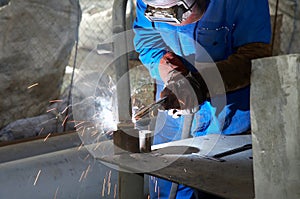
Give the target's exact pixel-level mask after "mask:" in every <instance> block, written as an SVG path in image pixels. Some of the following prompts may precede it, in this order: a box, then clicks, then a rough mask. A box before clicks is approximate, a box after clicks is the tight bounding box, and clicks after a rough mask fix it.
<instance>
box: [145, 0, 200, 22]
mask: <svg viewBox="0 0 300 199" xmlns="http://www.w3.org/2000/svg"><path fill="white" fill-rule="evenodd" d="M143 1H144V3H145V4H147V8H146V11H145V16H146V18H148V19H149V20H150V21H153V22H167V23H177V24H180V23H181V22H182V21H184V20H186V19H187V18H188V17H189V16H190V15H191V13H192V7H193V6H194V5H195V3H196V0H164V1H162V0H143Z"/></svg>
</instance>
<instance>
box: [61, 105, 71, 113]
mask: <svg viewBox="0 0 300 199" xmlns="http://www.w3.org/2000/svg"><path fill="white" fill-rule="evenodd" d="M69 107H70V105H69V106H67V107H66V108H65V109H64V110H63V111H62V112H61V114H64V113H65V112H66V111H67V110H68V108H69Z"/></svg>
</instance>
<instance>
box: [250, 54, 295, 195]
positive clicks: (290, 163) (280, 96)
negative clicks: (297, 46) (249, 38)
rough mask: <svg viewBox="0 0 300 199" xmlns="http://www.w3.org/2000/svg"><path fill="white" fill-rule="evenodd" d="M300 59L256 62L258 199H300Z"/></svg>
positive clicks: (254, 117)
mask: <svg viewBox="0 0 300 199" xmlns="http://www.w3.org/2000/svg"><path fill="white" fill-rule="evenodd" d="M299 72H300V55H299V54H291V55H284V56H278V57H270V58H264V59H259V60H254V61H253V62H252V76H251V123H252V124H251V127H252V132H253V135H252V139H253V140H252V141H253V164H254V165H253V166H254V184H255V198H256V199H265V198H272V199H283V198H284V199H287V198H290V199H295V198H300V134H299V132H300V75H299V74H300V73H299Z"/></svg>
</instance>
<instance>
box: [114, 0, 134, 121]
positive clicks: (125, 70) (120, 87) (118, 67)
mask: <svg viewBox="0 0 300 199" xmlns="http://www.w3.org/2000/svg"><path fill="white" fill-rule="evenodd" d="M126 5H127V0H114V3H113V13H112V14H113V15H112V16H113V18H112V25H113V34H114V41H113V42H114V56H115V57H114V58H115V72H116V81H117V100H118V117H119V122H120V123H122V122H128V121H131V98H130V81H129V66H128V55H127V54H123V52H127V38H126V34H125V31H126V20H125V19H126ZM122 32H124V34H120V33H122ZM116 35H117V36H116Z"/></svg>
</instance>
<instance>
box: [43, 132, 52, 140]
mask: <svg viewBox="0 0 300 199" xmlns="http://www.w3.org/2000/svg"><path fill="white" fill-rule="evenodd" d="M50 135H51V133H49V134H48V135H47V136H46V137H45V139H44V142H46V140H47V139H48V138H49V137H50Z"/></svg>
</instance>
